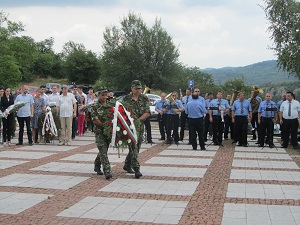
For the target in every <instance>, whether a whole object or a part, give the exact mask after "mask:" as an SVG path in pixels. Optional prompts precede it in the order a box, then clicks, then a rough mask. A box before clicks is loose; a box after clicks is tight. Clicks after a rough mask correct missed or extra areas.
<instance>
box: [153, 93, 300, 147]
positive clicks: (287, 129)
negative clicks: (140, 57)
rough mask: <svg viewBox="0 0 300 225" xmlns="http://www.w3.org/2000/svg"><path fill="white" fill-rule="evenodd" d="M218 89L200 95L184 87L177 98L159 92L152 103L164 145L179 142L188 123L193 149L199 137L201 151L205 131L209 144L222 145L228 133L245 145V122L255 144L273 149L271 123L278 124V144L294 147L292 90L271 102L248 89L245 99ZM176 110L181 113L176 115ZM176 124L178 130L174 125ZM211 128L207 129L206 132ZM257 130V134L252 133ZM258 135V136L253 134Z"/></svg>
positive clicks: (299, 106) (297, 111)
mask: <svg viewBox="0 0 300 225" xmlns="http://www.w3.org/2000/svg"><path fill="white" fill-rule="evenodd" d="M222 96H223V93H222V91H218V92H217V93H216V98H215V99H214V98H213V93H212V92H209V93H206V94H205V98H203V97H202V96H201V95H200V89H199V88H194V90H193V91H192V90H191V89H190V88H187V89H186V95H185V96H181V97H180V99H178V93H177V92H176V91H174V92H172V94H171V95H168V96H167V98H166V93H162V94H161V100H159V101H158V102H157V104H156V108H155V109H156V111H157V112H158V113H159V114H158V124H159V130H160V135H161V139H160V140H165V143H166V144H172V143H173V142H174V143H175V144H177V145H178V144H179V141H183V137H184V129H185V124H186V122H188V124H189V140H188V144H190V145H192V148H193V149H194V150H196V149H197V141H196V138H197V137H198V138H199V146H200V149H201V150H205V149H206V148H205V142H207V141H208V139H209V137H208V133H210V135H209V136H211V133H212V144H214V145H220V146H223V144H222V143H223V140H226V139H228V137H229V133H230V138H231V139H232V143H237V145H238V146H244V147H248V146H249V143H248V142H247V133H248V124H249V123H251V126H252V135H253V137H252V140H257V142H256V143H255V144H257V145H258V146H260V147H264V146H265V144H267V145H268V146H269V147H270V148H274V147H275V145H274V143H273V133H274V124H275V123H279V124H280V130H281V139H282V147H284V148H286V147H287V146H288V144H289V143H290V141H289V140H291V144H292V146H293V148H295V149H297V148H298V140H297V131H298V126H299V117H300V103H299V102H298V101H297V100H295V95H294V94H293V93H292V92H287V93H286V94H284V95H282V100H281V101H279V102H278V103H275V102H273V101H272V100H271V94H270V93H266V94H265V100H264V101H263V100H262V99H261V98H260V97H259V96H258V91H257V90H253V91H252V97H251V98H249V99H245V94H244V93H243V92H240V93H238V94H237V96H236V97H237V99H235V97H234V96H233V98H232V96H231V95H227V97H226V99H223V98H222ZM179 112H180V113H181V115H180V116H179ZM179 124H180V127H181V128H180V132H179V131H178V127H179V126H178V125H179ZM209 130H211V132H209ZM256 133H257V135H256ZM257 136H258V137H257Z"/></svg>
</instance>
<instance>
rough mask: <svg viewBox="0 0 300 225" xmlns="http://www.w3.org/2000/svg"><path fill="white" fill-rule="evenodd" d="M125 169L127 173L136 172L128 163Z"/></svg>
mask: <svg viewBox="0 0 300 225" xmlns="http://www.w3.org/2000/svg"><path fill="white" fill-rule="evenodd" d="M123 170H125V171H127V173H134V171H133V170H132V169H131V167H130V166H128V165H126V164H125V165H124V166H123Z"/></svg>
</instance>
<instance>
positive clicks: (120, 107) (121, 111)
mask: <svg viewBox="0 0 300 225" xmlns="http://www.w3.org/2000/svg"><path fill="white" fill-rule="evenodd" d="M119 112H120V113H122V114H123V113H124V112H125V111H124V108H123V106H121V105H120V106H119Z"/></svg>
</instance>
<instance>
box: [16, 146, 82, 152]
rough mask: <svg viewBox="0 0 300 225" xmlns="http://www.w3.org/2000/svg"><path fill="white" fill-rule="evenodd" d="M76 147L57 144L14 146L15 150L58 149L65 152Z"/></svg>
mask: <svg viewBox="0 0 300 225" xmlns="http://www.w3.org/2000/svg"><path fill="white" fill-rule="evenodd" d="M75 148H77V147H76V146H58V145H33V146H24V147H21V148H16V150H36V151H58V152H65V151H69V150H72V149H75Z"/></svg>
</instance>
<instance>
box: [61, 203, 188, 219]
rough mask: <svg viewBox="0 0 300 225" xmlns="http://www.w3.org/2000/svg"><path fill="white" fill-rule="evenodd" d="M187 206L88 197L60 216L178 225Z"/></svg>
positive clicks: (182, 204) (185, 204)
mask: <svg viewBox="0 0 300 225" xmlns="http://www.w3.org/2000/svg"><path fill="white" fill-rule="evenodd" d="M187 204H188V202H186V201H163V200H147V199H126V198H105V197H86V198H84V199H83V200H81V201H80V202H78V203H76V204H75V205H73V206H71V207H70V208H69V209H66V210H64V211H63V212H61V213H59V214H58V215H57V216H63V217H74V218H89V219H104V220H119V221H132V222H149V223H161V224H164V223H167V224H178V222H179V220H180V218H181V216H182V214H183V212H184V209H185V207H186V206H187ZM149 212H151V213H149Z"/></svg>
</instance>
